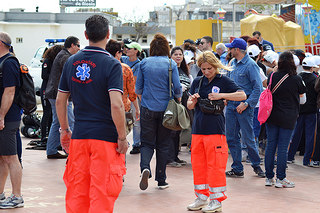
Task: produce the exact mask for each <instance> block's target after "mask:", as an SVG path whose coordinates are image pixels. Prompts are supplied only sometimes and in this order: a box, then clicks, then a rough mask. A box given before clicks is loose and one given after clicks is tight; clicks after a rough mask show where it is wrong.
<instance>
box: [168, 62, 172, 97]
mask: <svg viewBox="0 0 320 213" xmlns="http://www.w3.org/2000/svg"><path fill="white" fill-rule="evenodd" d="M169 62H170V66H169V96H170V99H171V97H172V91H171V90H172V66H171V63H172V59H169Z"/></svg>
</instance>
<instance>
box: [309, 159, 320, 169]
mask: <svg viewBox="0 0 320 213" xmlns="http://www.w3.org/2000/svg"><path fill="white" fill-rule="evenodd" d="M310 167H315V168H319V167H320V163H319V161H313V160H312V161H311V162H310Z"/></svg>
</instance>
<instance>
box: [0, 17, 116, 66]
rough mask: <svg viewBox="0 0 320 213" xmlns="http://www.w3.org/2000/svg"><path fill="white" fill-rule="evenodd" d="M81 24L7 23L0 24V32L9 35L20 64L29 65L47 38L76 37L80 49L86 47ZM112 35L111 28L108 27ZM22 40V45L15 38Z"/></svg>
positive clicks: (86, 42) (83, 28)
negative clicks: (78, 40)
mask: <svg viewBox="0 0 320 213" xmlns="http://www.w3.org/2000/svg"><path fill="white" fill-rule="evenodd" d="M84 30H85V26H84V23H83V24H57V23H12V22H10V23H8V22H0V31H4V32H7V33H9V35H10V36H11V39H12V45H13V47H14V51H15V53H16V55H17V57H18V59H19V60H20V62H21V63H24V64H26V65H29V64H30V60H31V58H32V57H33V56H34V54H35V52H36V51H37V49H38V48H39V47H40V46H43V45H46V43H45V39H47V38H67V37H68V36H76V37H78V38H79V39H80V44H81V47H85V46H87V45H88V41H87V40H86V38H85V36H84ZM110 33H112V27H110ZM19 37H20V38H23V43H16V38H19Z"/></svg>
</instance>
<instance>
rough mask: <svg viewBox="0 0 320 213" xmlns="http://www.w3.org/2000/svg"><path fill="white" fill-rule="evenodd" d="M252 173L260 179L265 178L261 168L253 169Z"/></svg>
mask: <svg viewBox="0 0 320 213" xmlns="http://www.w3.org/2000/svg"><path fill="white" fill-rule="evenodd" d="M253 171H254V172H255V173H256V174H257V175H258V176H259V177H261V178H265V177H266V174H265V173H264V171H262V169H261V167H260V166H259V167H257V168H253Z"/></svg>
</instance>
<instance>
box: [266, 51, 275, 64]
mask: <svg viewBox="0 0 320 213" xmlns="http://www.w3.org/2000/svg"><path fill="white" fill-rule="evenodd" d="M264 59H265V60H266V61H267V62H269V63H271V64H272V63H273V62H274V61H276V62H278V60H279V55H278V53H276V52H274V51H272V50H268V51H267V54H266V55H264Z"/></svg>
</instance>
